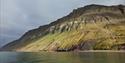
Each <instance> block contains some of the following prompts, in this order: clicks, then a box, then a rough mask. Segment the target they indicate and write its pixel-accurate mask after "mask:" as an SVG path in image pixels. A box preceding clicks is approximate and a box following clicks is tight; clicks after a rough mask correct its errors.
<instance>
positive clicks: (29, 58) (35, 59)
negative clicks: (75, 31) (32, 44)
mask: <svg viewBox="0 0 125 63" xmlns="http://www.w3.org/2000/svg"><path fill="white" fill-rule="evenodd" d="M0 63H125V52H58V53H55V52H34V53H29V52H27V53H19V52H0Z"/></svg>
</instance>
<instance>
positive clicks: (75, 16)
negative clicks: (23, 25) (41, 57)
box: [2, 4, 125, 51]
mask: <svg viewBox="0 0 125 63" xmlns="http://www.w3.org/2000/svg"><path fill="white" fill-rule="evenodd" d="M121 49H122V50H125V6H124V5H117V6H103V5H95V4H93V5H88V6H85V7H81V8H78V9H75V10H73V12H71V13H70V14H69V15H67V16H64V17H63V18H60V19H58V20H57V21H54V22H52V23H50V24H48V25H44V26H40V27H39V28H37V29H33V30H30V31H28V32H26V33H25V34H24V35H23V36H22V37H21V38H19V39H18V40H15V41H13V42H11V43H9V44H7V45H5V46H4V47H3V48H2V50H9V51H74V50H121Z"/></svg>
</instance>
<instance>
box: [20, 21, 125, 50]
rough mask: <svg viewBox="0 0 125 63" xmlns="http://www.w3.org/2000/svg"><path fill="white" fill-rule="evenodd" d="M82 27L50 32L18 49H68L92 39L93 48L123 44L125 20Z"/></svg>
mask: <svg viewBox="0 0 125 63" xmlns="http://www.w3.org/2000/svg"><path fill="white" fill-rule="evenodd" d="M79 26H82V28H80V27H79V28H78V29H73V30H72V31H65V32H62V33H59V32H56V33H54V34H52V33H50V34H48V35H46V36H45V37H43V38H40V39H39V40H37V41H35V42H33V43H31V44H29V45H27V46H26V47H23V48H21V49H19V50H22V51H24V50H26V51H41V50H48V51H51V50H70V49H72V48H73V47H74V46H77V45H79V44H81V43H84V42H87V41H89V40H93V42H95V43H96V44H95V45H94V46H92V48H93V49H102V50H103V49H118V48H113V46H115V45H119V44H125V22H123V23H119V24H106V22H97V23H96V24H93V23H89V24H86V25H85V24H81V25H79Z"/></svg>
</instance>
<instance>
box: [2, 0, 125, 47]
mask: <svg viewBox="0 0 125 63" xmlns="http://www.w3.org/2000/svg"><path fill="white" fill-rule="evenodd" d="M89 4H101V5H118V4H125V0H0V46H2V45H4V44H6V43H8V42H11V41H13V40H15V39H18V38H19V37H21V36H22V35H23V34H24V33H25V32H26V31H28V30H30V29H34V28H37V27H39V26H41V25H44V24H48V23H50V22H52V21H55V20H57V19H58V18H61V17H63V16H65V15H67V14H69V13H70V12H71V11H72V10H73V9H76V8H78V7H82V6H85V5H89Z"/></svg>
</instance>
